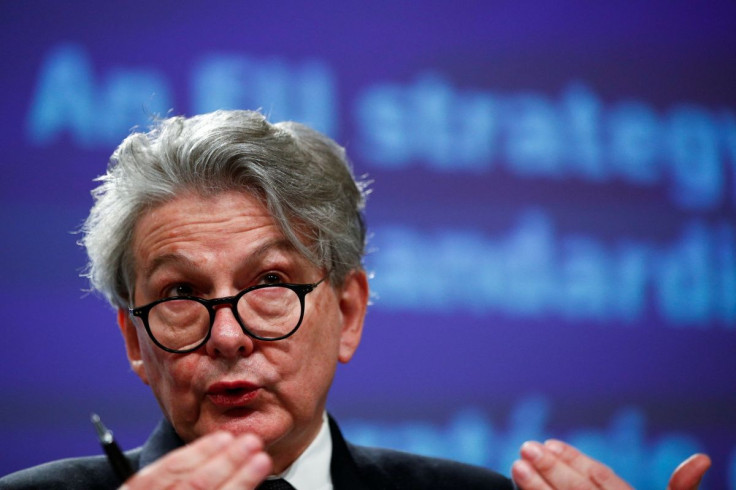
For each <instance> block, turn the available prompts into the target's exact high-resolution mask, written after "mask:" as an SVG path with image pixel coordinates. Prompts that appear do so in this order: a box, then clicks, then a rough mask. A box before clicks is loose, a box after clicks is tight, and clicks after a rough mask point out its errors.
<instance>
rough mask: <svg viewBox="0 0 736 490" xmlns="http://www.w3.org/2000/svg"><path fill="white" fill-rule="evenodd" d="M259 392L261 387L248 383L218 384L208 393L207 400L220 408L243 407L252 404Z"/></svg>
mask: <svg viewBox="0 0 736 490" xmlns="http://www.w3.org/2000/svg"><path fill="white" fill-rule="evenodd" d="M259 391H260V388H259V387H257V386H253V385H251V384H247V383H217V384H215V385H213V386H211V387H210V389H209V390H208V391H207V398H209V399H210V401H211V402H212V403H214V404H215V405H217V406H219V407H223V408H232V407H243V406H246V405H248V404H250V403H252V402H253V400H255V399H256V398H257V397H258V393H259Z"/></svg>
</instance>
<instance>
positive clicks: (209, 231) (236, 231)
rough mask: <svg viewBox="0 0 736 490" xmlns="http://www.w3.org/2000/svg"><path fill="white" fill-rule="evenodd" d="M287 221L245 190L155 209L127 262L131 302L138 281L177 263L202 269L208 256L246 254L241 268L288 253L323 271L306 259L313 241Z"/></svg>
mask: <svg viewBox="0 0 736 490" xmlns="http://www.w3.org/2000/svg"><path fill="white" fill-rule="evenodd" d="M284 221H285V220H281V221H280V220H278V219H277V218H276V217H275V216H274V215H273V213H272V212H271V211H270V210H269V208H268V206H267V205H266V204H265V202H264V199H263V198H262V196H260V195H258V194H256V193H252V192H247V191H242V190H224V191H221V192H216V193H214V192H210V193H201V192H197V191H192V190H184V191H181V192H178V193H177V194H176V195H174V196H172V197H171V198H170V199H167V200H162V201H160V202H157V203H156V204H153V205H150V206H148V207H147V208H145V209H143V210H142V211H141V212H140V213H139V215H138V217H137V219H136V222H135V226H134V227H133V233H132V237H130V242H129V243H130V246H129V247H128V250H127V257H126V258H125V259H124V260H125V261H126V264H125V265H124V274H125V275H126V278H125V282H126V284H127V291H128V296H132V295H133V292H134V289H135V283H136V279H137V275H140V274H144V275H146V274H150V273H151V271H152V269H155V268H156V267H158V266H160V265H161V264H165V263H167V262H170V261H171V260H174V259H176V260H179V261H182V262H187V261H188V262H191V263H196V261H197V260H202V259H203V258H205V257H206V255H203V251H205V250H206V251H208V252H207V253H216V252H217V251H218V250H219V251H224V250H230V251H231V252H230V253H231V254H232V253H233V252H232V250H233V249H234V248H238V249H242V251H241V252H242V253H241V257H238V260H239V261H241V262H243V261H245V260H246V258H247V257H252V259H251V258H248V260H249V261H250V260H256V259H258V258H259V257H263V256H265V255H266V253H270V254H272V255H273V254H274V253H275V252H279V253H288V254H289V255H290V256H294V257H296V258H297V259H298V260H300V261H303V262H305V263H311V264H314V265H317V264H316V263H315V261H314V260H311V259H310V257H309V256H308V254H306V253H304V250H308V247H307V246H306V245H304V242H305V241H307V240H308V238H307V236H306V235H305V234H304V233H301V232H300V230H299V228H297V229H296V230H294V228H295V227H294V226H292V225H291V223H286V224H284ZM285 227H289V228H290V230H292V235H293V234H294V232H296V234H297V235H298V236H299V240H300V241H301V242H300V243H295V240H294V238H291V237H290V236H289V234H288V230H286V231H285V229H284V228H285ZM290 238H291V239H290ZM228 247H229V248H228ZM197 250H199V252H200V253H199V254H198V253H197ZM213 251H214V252H213Z"/></svg>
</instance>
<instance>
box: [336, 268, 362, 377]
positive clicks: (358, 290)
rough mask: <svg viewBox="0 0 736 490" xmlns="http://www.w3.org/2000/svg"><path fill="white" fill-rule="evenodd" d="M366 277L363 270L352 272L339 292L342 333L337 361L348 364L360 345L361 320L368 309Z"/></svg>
mask: <svg viewBox="0 0 736 490" xmlns="http://www.w3.org/2000/svg"><path fill="white" fill-rule="evenodd" d="M368 294H369V289H368V277H367V276H366V273H365V271H363V270H354V271H352V272H351V273H350V274H348V276H347V278H346V279H345V284H344V285H343V288H342V291H341V292H340V313H341V314H342V332H341V334H340V350H339V353H338V357H337V358H338V360H339V361H340V362H343V363H345V362H348V361H349V360H350V359H352V357H353V354H354V353H355V350H356V349H357V348H358V344H360V337H361V335H362V333H363V320H364V319H365V313H366V309H367V308H368Z"/></svg>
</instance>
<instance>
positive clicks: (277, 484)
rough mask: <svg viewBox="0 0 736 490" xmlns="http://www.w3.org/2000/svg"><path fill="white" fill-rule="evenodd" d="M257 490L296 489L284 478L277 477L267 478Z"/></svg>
mask: <svg viewBox="0 0 736 490" xmlns="http://www.w3.org/2000/svg"><path fill="white" fill-rule="evenodd" d="M256 490H296V489H295V488H294V487H292V486H291V484H290V483H289V482H288V481H286V480H284V479H283V478H277V479H275V480H266V481H264V482H263V483H261V484H260V485H258V487H256Z"/></svg>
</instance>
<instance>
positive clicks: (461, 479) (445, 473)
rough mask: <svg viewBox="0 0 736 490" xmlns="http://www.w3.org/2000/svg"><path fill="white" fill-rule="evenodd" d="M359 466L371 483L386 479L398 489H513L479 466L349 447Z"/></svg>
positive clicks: (507, 483)
mask: <svg viewBox="0 0 736 490" xmlns="http://www.w3.org/2000/svg"><path fill="white" fill-rule="evenodd" d="M348 446H349V447H350V452H351V453H352V456H353V458H354V461H355V463H356V465H357V466H358V467H359V468H361V471H362V472H363V473H368V474H371V475H372V479H376V478H378V479H385V481H387V482H389V481H390V482H391V486H393V487H395V488H422V489H446V488H463V489H474V488H477V489H481V488H482V489H485V490H488V489H513V488H514V485H513V483H512V481H511V480H510V479H508V478H507V477H505V476H503V475H501V474H499V473H496V472H494V471H491V470H489V469H486V468H481V467H479V466H473V465H469V464H464V463H459V462H457V461H450V460H447V459H441V458H431V457H427V456H419V455H416V454H410V453H405V452H401V451H394V450H390V449H378V448H368V447H362V446H355V445H353V444H349V443H348Z"/></svg>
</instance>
